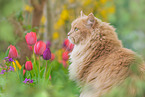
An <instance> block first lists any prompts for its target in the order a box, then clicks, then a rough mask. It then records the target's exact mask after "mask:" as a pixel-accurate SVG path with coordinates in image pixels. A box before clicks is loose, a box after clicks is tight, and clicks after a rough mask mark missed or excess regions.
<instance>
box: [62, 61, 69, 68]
mask: <svg viewBox="0 0 145 97" xmlns="http://www.w3.org/2000/svg"><path fill="white" fill-rule="evenodd" d="M62 65H63V67H64V68H67V67H68V64H67V63H66V61H64V60H62Z"/></svg>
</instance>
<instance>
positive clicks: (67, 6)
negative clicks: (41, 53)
mask: <svg viewBox="0 0 145 97" xmlns="http://www.w3.org/2000/svg"><path fill="white" fill-rule="evenodd" d="M144 4H145V0H0V53H1V52H4V51H6V49H7V47H8V45H9V44H13V45H16V46H17V48H18V49H19V50H20V52H21V48H25V40H24V36H25V34H26V33H27V32H30V31H34V32H36V33H37V37H38V39H41V40H43V41H45V42H46V41H50V42H51V44H52V46H51V49H53V50H54V51H57V50H59V49H61V48H62V43H63V41H64V39H65V38H67V33H68V32H69V30H70V27H71V26H70V25H71V22H72V21H73V20H74V19H76V18H77V17H78V16H79V15H80V11H81V10H82V11H83V12H84V13H85V14H86V15H88V14H89V13H90V12H93V13H94V15H95V16H96V17H97V18H99V19H101V20H102V21H104V22H109V23H111V25H113V26H114V27H115V28H116V32H117V34H118V37H119V39H120V40H122V42H123V44H124V46H125V47H127V48H129V49H132V50H134V51H136V52H138V53H139V54H141V55H142V56H143V57H145V43H144V41H145V25H144V22H145V7H144ZM22 44H23V45H22ZM24 52H25V53H27V52H28V50H25V51H24Z"/></svg>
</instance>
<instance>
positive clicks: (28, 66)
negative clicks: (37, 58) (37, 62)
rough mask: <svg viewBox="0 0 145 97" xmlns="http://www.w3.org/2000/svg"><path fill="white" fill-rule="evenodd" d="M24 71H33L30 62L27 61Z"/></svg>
mask: <svg viewBox="0 0 145 97" xmlns="http://www.w3.org/2000/svg"><path fill="white" fill-rule="evenodd" d="M25 69H26V70H28V71H30V70H32V69H33V65H32V62H31V61H27V62H26V63H25Z"/></svg>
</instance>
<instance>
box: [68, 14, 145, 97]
mask: <svg viewBox="0 0 145 97" xmlns="http://www.w3.org/2000/svg"><path fill="white" fill-rule="evenodd" d="M68 38H69V40H70V41H71V42H72V43H73V44H75V46H74V49H73V51H72V52H71V54H70V61H71V62H72V63H71V65H70V66H69V75H70V79H72V80H74V81H77V82H78V84H79V85H80V87H81V88H82V90H81V94H80V97H100V96H102V95H104V94H106V93H108V92H109V91H110V90H111V89H112V88H113V87H115V86H119V85H120V84H121V83H123V81H124V80H125V79H126V78H128V77H129V76H132V75H135V74H134V73H133V70H132V69H131V66H132V65H134V64H135V65H137V66H136V69H137V70H138V71H139V72H140V73H141V74H143V73H144V71H145V69H144V68H145V66H144V62H143V61H142V59H140V61H139V62H138V59H139V58H138V57H137V56H136V54H135V53H134V52H133V51H131V50H129V49H126V48H123V46H122V43H121V41H120V40H119V39H118V37H117V35H116V32H115V29H114V28H113V27H112V26H110V25H109V24H108V23H105V22H102V21H101V20H99V19H97V18H96V17H94V15H93V13H90V14H89V15H88V16H86V15H84V14H83V13H82V12H81V16H80V17H79V18H77V19H76V20H74V21H73V22H72V25H71V30H70V32H69V33H68ZM140 77H141V76H140Z"/></svg>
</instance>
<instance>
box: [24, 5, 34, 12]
mask: <svg viewBox="0 0 145 97" xmlns="http://www.w3.org/2000/svg"><path fill="white" fill-rule="evenodd" d="M24 10H25V11H27V12H30V13H31V12H32V11H33V7H32V6H29V5H25V9H24Z"/></svg>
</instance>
